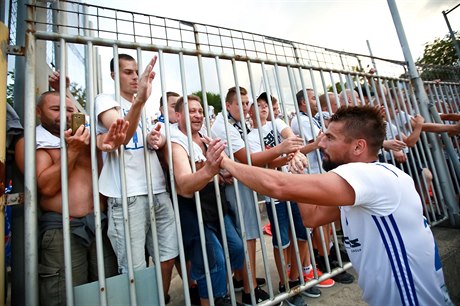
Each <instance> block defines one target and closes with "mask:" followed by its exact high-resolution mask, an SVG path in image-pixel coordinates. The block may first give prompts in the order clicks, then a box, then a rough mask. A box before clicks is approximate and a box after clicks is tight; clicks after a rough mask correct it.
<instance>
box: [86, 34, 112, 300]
mask: <svg viewBox="0 0 460 306" xmlns="http://www.w3.org/2000/svg"><path fill="white" fill-rule="evenodd" d="M93 51H94V50H93V44H92V42H88V44H87V45H86V54H87V58H86V94H87V97H88V99H87V101H88V104H89V120H90V133H91V136H90V139H91V140H92V141H90V146H91V179H92V185H93V207H94V219H95V224H96V233H95V235H96V255H97V263H98V265H97V275H98V281H99V304H100V306H106V305H107V288H106V283H105V269H104V267H105V265H104V251H103V249H104V247H103V242H102V241H103V240H102V224H101V203H100V201H99V171H98V169H99V167H98V162H97V155H98V152H97V147H96V141H95V140H96V122H97V121H96V114H95V109H94V69H93Z"/></svg>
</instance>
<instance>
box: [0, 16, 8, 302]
mask: <svg viewBox="0 0 460 306" xmlns="http://www.w3.org/2000/svg"><path fill="white" fill-rule="evenodd" d="M0 44H1V45H2V46H5V45H7V44H8V28H7V27H6V26H5V25H4V24H3V23H2V22H0ZM4 52H5V49H4V48H2V49H1V50H0V75H3V77H1V78H0V79H1V80H4V81H1V83H0V122H2V123H1V126H0V164H1V170H0V188H2V189H1V190H0V237H5V195H4V191H5V189H4V188H5V186H6V184H5V172H4V170H5V167H4V166H5V158H6V103H7V102H6V80H7V63H6V59H7V55H6V54H5V53H4ZM0 271H6V270H5V239H1V241H0ZM4 304H5V273H0V305H4Z"/></svg>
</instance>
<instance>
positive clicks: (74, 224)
mask: <svg viewBox="0 0 460 306" xmlns="http://www.w3.org/2000/svg"><path fill="white" fill-rule="evenodd" d="M53 78H54V79H55V78H57V79H58V78H59V74H57V73H55V74H54V75H53V76H52V77H50V85H52V79H53ZM56 89H59V87H57V88H56ZM75 111H76V108H75V106H74V105H73V103H72V102H71V100H70V99H69V98H66V118H67V122H66V126H67V128H68V129H67V130H66V131H65V134H64V137H65V142H66V144H67V170H68V200H69V215H70V228H71V233H72V235H71V257H72V280H73V285H74V286H77V285H81V284H85V283H87V282H90V281H95V280H97V261H96V242H95V239H94V238H95V237H94V232H95V220H94V214H93V190H92V177H91V171H92V170H91V153H90V146H89V141H90V134H89V130H88V129H86V128H85V127H84V125H83V126H79V127H78V129H77V130H76V131H72V130H71V129H70V128H69V127H70V123H71V116H72V114H74V113H75ZM37 116H38V118H39V119H40V122H41V124H40V125H38V126H37V127H36V149H37V151H36V177H37V189H38V192H39V194H40V198H39V204H40V208H41V212H42V213H41V215H40V220H39V227H40V243H41V244H40V264H39V285H40V288H39V289H40V290H39V292H40V304H41V305H51V306H54V305H65V304H66V294H65V292H66V290H65V272H64V271H65V263H64V241H63V229H62V194H61V192H62V191H61V151H60V141H61V140H60V138H59V136H60V97H59V91H48V92H45V93H43V94H42V95H41V96H40V98H39V100H38V103H37ZM109 138H112V139H113V135H111V137H109ZM108 145H109V144H108ZM99 157H100V156H99ZM15 158H16V163H17V164H18V167H19V169H20V170H21V171H22V172H24V168H25V166H26V165H25V164H24V138H22V139H20V140H19V141H18V143H17V145H16V150H15ZM100 164H101V163H99V165H100ZM101 210H102V211H104V210H105V203H101ZM102 215H103V217H102V219H103V221H104V219H105V215H104V214H102ZM103 224H104V222H103ZM103 246H104V263H105V276H106V277H110V276H113V275H116V273H117V271H116V268H114V267H115V265H116V257H115V254H114V252H113V250H112V248H111V246H110V243H109V240H108V239H107V236H106V235H103Z"/></svg>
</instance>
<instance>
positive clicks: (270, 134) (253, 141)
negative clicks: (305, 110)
mask: <svg viewBox="0 0 460 306" xmlns="http://www.w3.org/2000/svg"><path fill="white" fill-rule="evenodd" d="M281 122H282V123H281ZM283 123H284V124H283ZM286 127H288V126H287V124H286V123H285V122H284V121H283V120H279V121H278V120H275V128H276V134H277V136H278V144H279V143H281V141H282V137H281V132H282V131H283V129H285V128H286ZM259 130H260V131H261V132H262V139H263V141H264V146H265V149H269V148H273V147H274V146H276V142H275V132H274V131H273V124H272V123H271V121H267V122H266V123H265V124H264V125H263V126H261V127H260V129H259V128H254V129H252V130H251V132H249V134H248V138H247V140H248V145H249V150H250V151H251V153H254V152H260V151H262V147H261V146H260V138H259Z"/></svg>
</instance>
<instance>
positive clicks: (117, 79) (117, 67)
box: [113, 45, 137, 306]
mask: <svg viewBox="0 0 460 306" xmlns="http://www.w3.org/2000/svg"><path fill="white" fill-rule="evenodd" d="M113 69H114V86H115V100H116V101H117V102H118V103H120V104H121V102H120V101H121V98H120V62H119V60H118V46H117V45H113ZM120 117H121V118H123V117H124V116H123V112H122V110H121V108H120ZM118 153H119V155H118V156H119V160H120V183H121V201H122V207H123V219H124V223H123V224H124V233H125V246H126V259H127V262H128V282H129V298H130V303H131V306H136V305H137V297H136V285H135V277H134V267H133V257H132V251H131V231H130V229H129V213H128V197H127V189H126V188H127V187H126V173H125V154H124V146H123V145H121V146H120V147H119V149H118Z"/></svg>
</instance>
